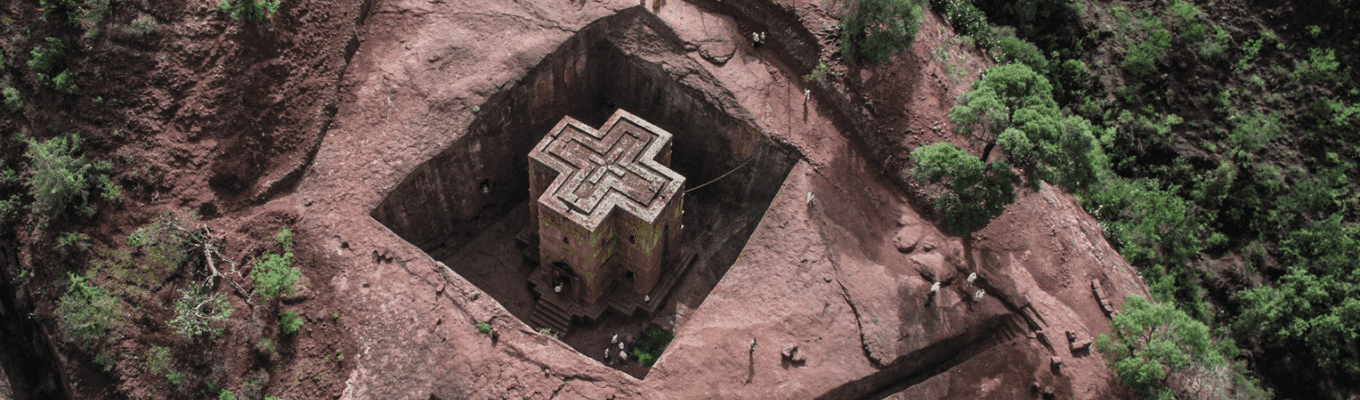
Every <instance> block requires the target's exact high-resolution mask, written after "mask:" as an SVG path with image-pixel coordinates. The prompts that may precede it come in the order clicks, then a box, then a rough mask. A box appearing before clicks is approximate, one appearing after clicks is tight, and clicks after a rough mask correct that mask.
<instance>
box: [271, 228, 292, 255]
mask: <svg viewBox="0 0 1360 400" xmlns="http://www.w3.org/2000/svg"><path fill="white" fill-rule="evenodd" d="M274 243H278V244H279V245H280V246H283V248H284V251H290V250H292V249H293V230H292V229H288V227H286V226H285V227H283V228H282V229H279V233H275V234H274Z"/></svg>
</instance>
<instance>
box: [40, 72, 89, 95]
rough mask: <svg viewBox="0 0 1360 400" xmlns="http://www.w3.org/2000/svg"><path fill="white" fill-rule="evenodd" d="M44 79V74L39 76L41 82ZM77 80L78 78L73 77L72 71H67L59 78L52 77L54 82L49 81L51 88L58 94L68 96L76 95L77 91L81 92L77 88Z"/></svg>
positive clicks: (59, 75) (58, 76) (58, 75)
mask: <svg viewBox="0 0 1360 400" xmlns="http://www.w3.org/2000/svg"><path fill="white" fill-rule="evenodd" d="M43 77H44V76H43V74H38V79H39V80H42V79H43ZM75 79H76V78H75V77H74V76H72V75H71V70H69V69H68V70H65V71H61V73H60V74H57V76H54V77H52V80H50V81H48V86H51V87H52V88H53V89H56V90H57V91H58V92H62V93H66V94H75V93H76V91H78V90H80V87H79V86H76V80H75Z"/></svg>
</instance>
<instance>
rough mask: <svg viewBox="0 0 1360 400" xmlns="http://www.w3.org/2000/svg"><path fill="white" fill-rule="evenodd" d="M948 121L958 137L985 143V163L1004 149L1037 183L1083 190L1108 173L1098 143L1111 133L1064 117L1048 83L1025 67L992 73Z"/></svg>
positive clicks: (1017, 65)
mask: <svg viewBox="0 0 1360 400" xmlns="http://www.w3.org/2000/svg"><path fill="white" fill-rule="evenodd" d="M949 119H950V120H951V121H953V122H954V123H955V124H957V125H958V127H957V128H956V132H958V133H960V134H962V135H964V136H967V137H969V138H970V139H973V140H974V141H980V142H982V143H984V144H985V147H984V148H983V151H982V161H983V162H986V161H987V160H988V159H989V158H990V156H991V152H992V150H993V149H994V148H995V147H996V146H997V145H1000V147H1001V150H1002V151H1003V152H1004V153H1005V154H1006V157H1007V158H1008V159H1010V160H1011V162H1013V163H1015V165H1016V166H1017V167H1020V168H1021V169H1023V170H1024V171H1025V172H1026V174H1027V175H1028V176H1027V177H1028V178H1029V179H1030V181H1031V182H1034V183H1037V181H1038V180H1045V181H1048V182H1052V183H1056V184H1059V185H1062V186H1065V187H1067V188H1069V189H1073V190H1079V189H1084V188H1085V187H1086V186H1087V185H1090V184H1091V183H1092V182H1095V180H1096V179H1097V177H1098V176H1099V172H1100V171H1102V170H1103V169H1106V168H1108V167H1106V166H1105V164H1106V159H1105V155H1104V153H1103V152H1102V151H1101V150H1100V146H1099V142H1098V141H1097V135H1100V136H1105V135H1107V134H1108V132H1107V131H1106V130H1105V129H1102V128H1098V127H1093V126H1092V125H1091V123H1090V122H1089V121H1087V120H1086V119H1085V118H1081V117H1078V116H1066V117H1065V116H1064V115H1063V112H1062V110H1060V109H1059V108H1058V103H1057V102H1056V101H1054V100H1053V85H1052V84H1050V83H1049V81H1048V78H1045V77H1044V76H1043V75H1040V74H1039V73H1037V72H1035V71H1034V70H1033V69H1031V68H1030V67H1029V66H1028V65H1026V64H1023V63H1013V64H1006V65H1001V66H996V67H992V68H991V69H988V70H987V73H986V75H985V76H983V77H982V78H980V79H978V80H977V81H974V82H973V87H972V89H970V90H968V91H967V92H964V93H963V94H962V95H960V96H959V104H958V105H956V106H954V108H952V109H950V111H949Z"/></svg>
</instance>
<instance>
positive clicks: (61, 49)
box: [28, 37, 66, 73]
mask: <svg viewBox="0 0 1360 400" xmlns="http://www.w3.org/2000/svg"><path fill="white" fill-rule="evenodd" d="M46 42H47V47H46V48H44V47H43V46H42V45H39V46H38V47H34V48H33V50H32V51H30V52H29V55H31V56H33V58H32V59H30V60H28V69H31V70H33V71H34V72H39V73H46V72H49V71H51V70H52V67H53V66H55V65H56V64H57V62H58V60H59V59H60V58H61V56H62V55H63V54H65V52H66V44H65V43H62V41H61V39H57V38H54V37H49V38H47V40H46Z"/></svg>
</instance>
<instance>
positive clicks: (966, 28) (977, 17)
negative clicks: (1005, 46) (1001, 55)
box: [930, 0, 996, 49]
mask: <svg viewBox="0 0 1360 400" xmlns="http://www.w3.org/2000/svg"><path fill="white" fill-rule="evenodd" d="M930 4H931V7H932V8H934V9H935V11H937V12H940V13H943V14H944V15H945V16H946V17H947V19H948V20H949V25H950V26H952V27H954V30H955V31H958V32H959V33H961V34H964V35H968V36H972V37H973V40H975V41H977V45H978V47H980V48H983V49H990V48H992V46H993V45H995V44H996V27H993V26H992V24H991V23H988V22H987V14H984V13H983V12H982V10H980V9H978V8H977V6H974V5H973V1H972V0H931V2H930Z"/></svg>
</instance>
